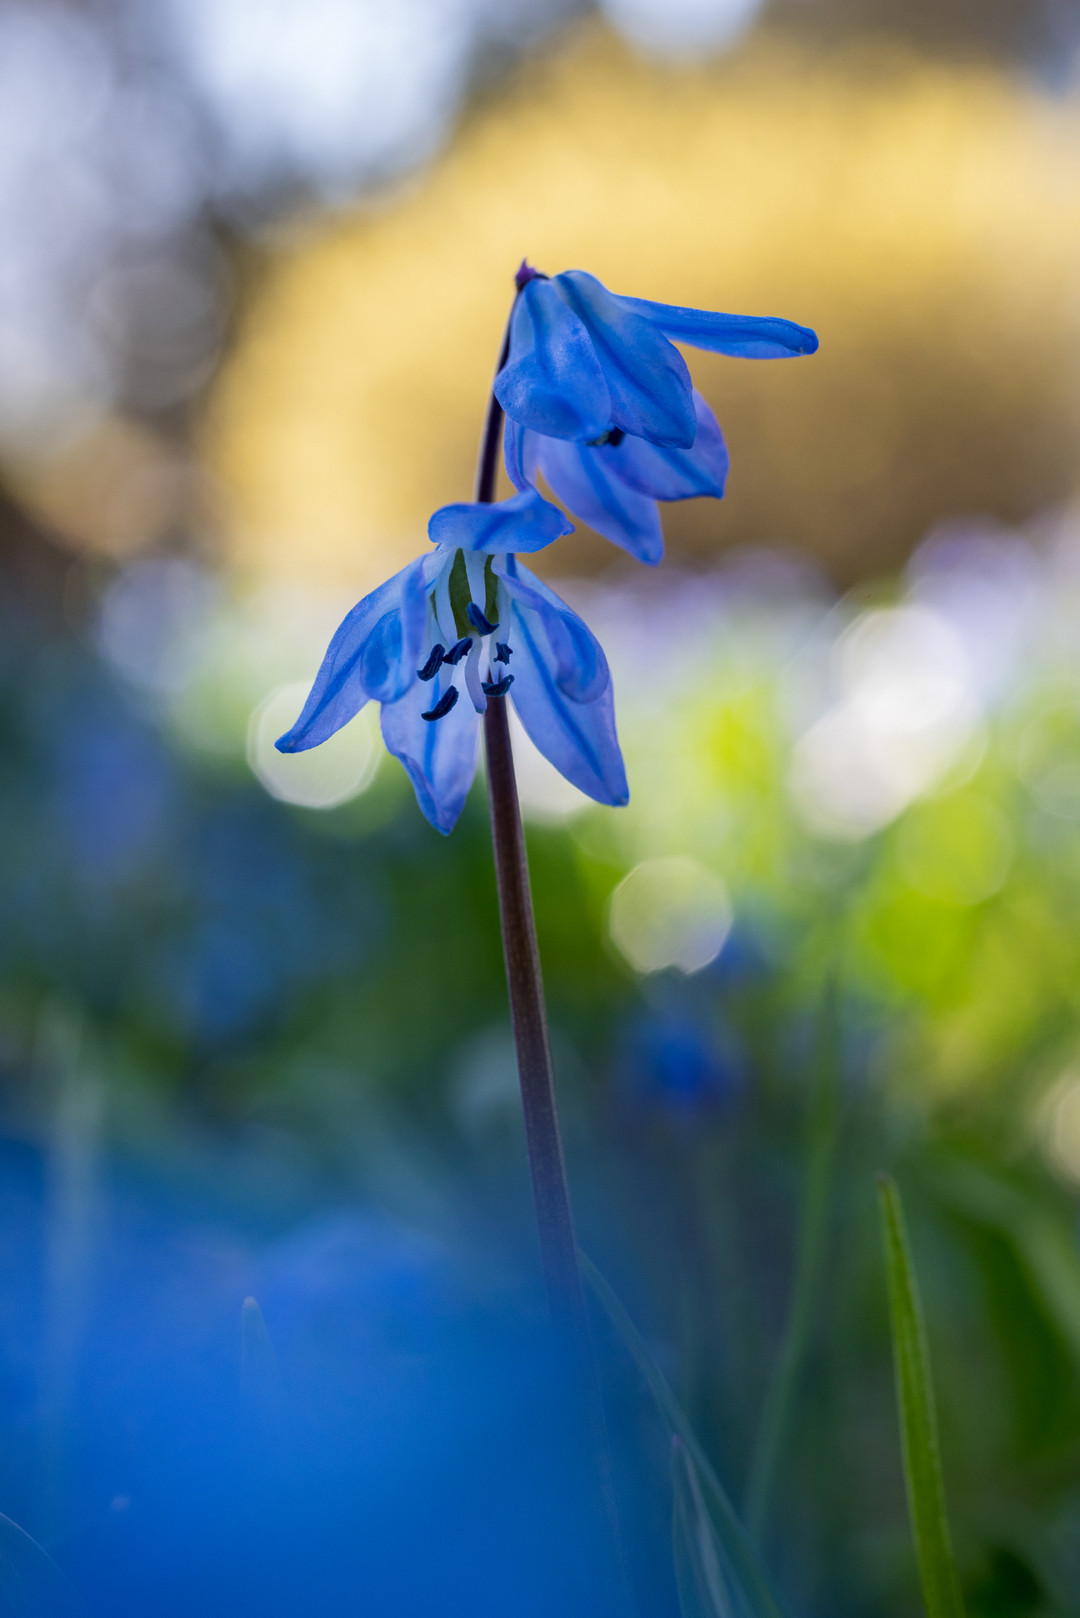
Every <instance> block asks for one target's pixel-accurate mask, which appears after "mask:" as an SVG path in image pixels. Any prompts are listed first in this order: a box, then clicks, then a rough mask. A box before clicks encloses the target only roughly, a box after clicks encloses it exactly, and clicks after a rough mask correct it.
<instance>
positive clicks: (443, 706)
mask: <svg viewBox="0 0 1080 1618" xmlns="http://www.w3.org/2000/svg"><path fill="white" fill-rule="evenodd" d="M457 699H458V688H457V686H456V685H452V686H449V687H448V688H447V690H445V691H444V692H443V694H442V696H441V697H440V698H439V700H438V702H437V703H436V704H435V706H434V708H432V709H431V711H430V713H422V714H421V715H420V717H421V719H445V717H446V715H447V714H448V713H449V712H450V710H451V708H452V707H453V706H454V703H455V702H456V701H457Z"/></svg>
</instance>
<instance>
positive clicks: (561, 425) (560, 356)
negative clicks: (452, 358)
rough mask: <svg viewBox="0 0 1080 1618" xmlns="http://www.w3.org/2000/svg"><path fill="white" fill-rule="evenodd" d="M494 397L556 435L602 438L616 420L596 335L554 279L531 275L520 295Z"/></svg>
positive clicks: (512, 412) (539, 428) (521, 417)
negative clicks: (598, 353)
mask: <svg viewBox="0 0 1080 1618" xmlns="http://www.w3.org/2000/svg"><path fill="white" fill-rule="evenodd" d="M495 397H496V398H497V399H498V401H499V403H500V404H501V405H502V407H503V409H504V410H505V411H506V414H507V415H508V416H512V417H513V419H514V420H515V421H520V422H521V423H522V425H523V426H525V427H533V428H535V429H536V431H537V432H539V433H550V434H551V436H552V437H553V438H582V439H589V438H600V437H601V436H602V435H603V434H604V433H606V432H607V430H608V428H609V427H610V426H611V397H610V395H609V393H608V385H607V382H606V381H605V380H604V372H603V370H602V369H601V365H600V361H599V360H598V359H597V356H596V352H595V350H594V348H593V345H592V340H591V338H590V336H589V333H588V332H587V331H586V329H585V327H584V325H583V324H582V322H581V321H580V320H579V319H578V317H577V315H576V314H574V312H573V310H572V309H571V308H570V307H569V305H568V304H567V303H566V301H565V299H564V298H562V297H561V296H560V293H559V290H558V288H557V287H556V286H555V284H554V283H553V282H552V281H547V280H541V279H539V278H538V279H536V280H533V281H529V282H528V283H527V284H526V286H525V287H524V288H523V290H522V291H521V292H520V293H519V295H518V299H517V302H516V303H515V305H514V312H513V314H512V315H511V317H510V355H509V358H508V360H507V362H506V364H505V365H504V366H503V368H502V370H501V371H500V372H499V374H498V376H497V377H496V378H495Z"/></svg>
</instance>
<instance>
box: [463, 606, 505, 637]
mask: <svg viewBox="0 0 1080 1618" xmlns="http://www.w3.org/2000/svg"><path fill="white" fill-rule="evenodd" d="M465 616H466V617H467V618H468V620H469V622H470V624H472V626H473V628H474V629H475V630H476V632H477V634H479V635H494V633H495V631H496V630H497V629H498V627H499V626H498V624H493V623H491V622H490V620H489V619H487V618H485V617H484V615H483V613H482V612H481V611H480V608H479V607H478V606H477V605H476V602H475V601H470V602H469V605H468V606H467V607H466V608H465Z"/></svg>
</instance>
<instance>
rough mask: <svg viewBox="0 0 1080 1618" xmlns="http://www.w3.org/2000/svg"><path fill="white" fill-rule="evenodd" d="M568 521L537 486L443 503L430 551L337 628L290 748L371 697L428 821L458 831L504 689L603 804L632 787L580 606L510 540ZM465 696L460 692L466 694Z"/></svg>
mask: <svg viewBox="0 0 1080 1618" xmlns="http://www.w3.org/2000/svg"><path fill="white" fill-rule="evenodd" d="M569 532H571V527H570V524H569V523H567V521H566V520H565V518H564V517H563V515H562V513H561V512H560V511H558V510H557V509H556V508H555V507H554V506H552V505H550V504H549V503H548V502H547V501H545V500H542V499H541V498H540V496H539V495H538V494H537V493H536V492H535V491H533V490H525V491H524V492H522V493H520V494H517V495H515V496H514V497H513V498H512V499H510V500H503V501H499V502H497V503H495V504H491V505H486V504H471V503H461V504H458V505H451V506H444V507H442V508H441V510H439V511H437V512H436V513H435V515H434V516H433V517H432V519H431V522H430V523H429V525H428V533H429V536H430V538H431V539H432V541H433V542H434V544H435V550H434V551H433V552H430V553H429V554H427V555H426V556H421V557H417V559H416V560H415V561H414V562H410V563H409V565H408V567H406V568H403V569H402V571H401V572H400V573H397V574H395V575H394V577H393V578H392V579H389V580H388V581H387V582H386V583H385V584H383V585H380V587H379V588H378V589H377V590H374V591H373V592H372V593H371V594H370V595H368V596H365V598H364V599H363V601H361V602H360V603H359V605H358V606H356V607H354V608H353V610H352V612H350V613H349V615H348V616H347V617H346V619H345V620H344V622H343V623H342V624H341V626H340V628H339V629H338V631H337V633H336V634H335V636H334V638H333V640H332V641H331V643H330V646H329V648H328V650H327V653H326V656H325V657H324V659H323V662H322V666H321V668H320V669H319V672H318V674H317V675H316V678H315V683H314V685H313V686H312V689H311V693H310V695H309V697H308V700H307V702H306V703H305V705H304V709H303V712H302V713H301V715H300V717H299V719H298V720H297V722H296V724H295V725H294V726H293V728H292V729H291V730H290V731H289V732H288V733H287V734H286V735H284V736H282V737H281V738H280V740H279V741H278V743H277V746H278V748H279V749H280V750H281V751H282V752H283V753H296V752H302V751H304V750H305V749H307V748H309V747H317V746H318V745H319V743H320V742H324V741H326V740H327V738H328V737H329V736H332V735H333V734H334V732H335V731H337V730H340V728H341V727H342V725H344V724H347V723H348V721H349V720H350V719H352V718H353V716H354V715H355V714H357V713H358V712H359V711H360V709H361V708H362V707H363V706H364V704H365V703H367V702H369V701H375V702H379V703H381V704H382V714H381V724H382V733H383V739H384V741H385V742H386V745H387V747H388V748H389V750H390V752H391V753H393V754H394V755H395V757H397V758H399V759H400V760H401V762H402V764H403V765H404V766H405V769H406V771H407V772H408V775H409V779H410V780H411V781H412V784H413V787H414V788H415V791H416V796H417V800H418V802H419V804H420V807H421V809H422V810H423V812H424V814H425V815H426V816H427V818H428V820H430V821H431V824H432V825H433V826H435V827H437V829H438V830H439V831H441V832H449V831H450V830H451V829H452V828H453V826H454V824H455V822H456V821H457V818H458V815H459V814H460V813H461V809H462V805H463V804H464V802H465V798H466V796H467V794H468V791H469V788H470V786H471V785H472V781H473V776H474V775H475V773H476V759H477V747H478V742H479V728H478V720H479V717H480V715H482V714H483V713H484V711H485V710H486V708H487V703H488V700H489V699H498V698H500V697H503V696H507V695H509V696H510V698H511V700H512V701H513V703H514V706H515V708H516V709H517V712H518V714H519V716H520V718H521V722H522V724H523V725H524V727H525V729H526V731H527V732H528V734H529V736H530V737H531V738H532V740H533V742H534V743H535V744H536V746H537V747H538V748H539V750H540V752H541V753H543V754H544V756H545V757H546V758H547V759H549V760H550V761H551V763H552V764H554V766H555V768H556V769H557V770H559V771H560V772H561V774H562V775H564V776H565V777H566V779H567V780H568V781H570V782H572V783H573V785H574V786H576V787H578V788H579V790H580V791H582V792H584V793H586V794H587V795H588V796H589V797H591V798H595V799H596V800H597V802H598V803H607V804H623V803H626V801H627V799H628V797H629V791H628V788H627V784H626V772H625V770H624V768H623V762H622V755H621V753H620V751H619V743H618V739H617V737H616V733H615V713H614V706H613V701H612V691H611V676H610V674H609V672H608V665H607V659H606V658H605V656H604V653H603V650H602V649H601V647H600V644H599V642H598V641H597V640H596V639H595V637H594V636H593V635H592V634H591V632H590V631H589V629H588V628H587V627H586V625H585V624H584V623H583V622H582V621H581V619H580V618H579V617H578V616H577V614H576V613H575V612H573V611H571V609H570V608H569V607H568V606H567V605H566V603H565V602H564V601H561V600H560V599H559V597H558V596H557V595H555V593H554V592H553V591H552V590H550V589H548V587H547V585H545V584H544V583H542V581H541V580H540V579H538V578H536V577H535V575H534V574H532V573H531V572H529V570H528V569H527V568H525V567H524V566H522V564H521V563H520V562H519V561H518V560H517V558H516V556H514V555H513V554H511V553H512V552H522V551H524V552H528V551H534V550H540V549H541V548H542V547H543V546H545V545H547V544H549V543H550V542H551V541H552V540H553V539H557V538H559V537H560V536H561V535H562V534H566V533H569ZM462 698H464V699H465V700H461V699H462Z"/></svg>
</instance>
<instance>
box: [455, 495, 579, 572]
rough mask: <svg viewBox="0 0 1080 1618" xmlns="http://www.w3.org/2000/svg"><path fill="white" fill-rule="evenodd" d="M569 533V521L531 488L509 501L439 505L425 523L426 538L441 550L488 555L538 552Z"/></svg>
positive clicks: (571, 530) (570, 526)
mask: <svg viewBox="0 0 1080 1618" xmlns="http://www.w3.org/2000/svg"><path fill="white" fill-rule="evenodd" d="M573 532H574V525H573V523H571V522H568V521H567V519H566V518H565V517H564V516H563V514H562V512H561V511H560V510H559V508H558V507H557V506H553V505H552V504H551V502H550V500H545V499H544V498H543V497H542V496H541V495H539V494H537V492H536V490H535V489H533V488H526V489H524V490H522V492H521V493H520V494H515V495H512V496H511V498H510V499H509V500H496V501H494V502H491V503H487V502H483V501H474V500H461V501H458V502H457V503H456V504H455V505H452V506H442V507H440V509H439V510H438V511H437V512H436V513H435V515H434V516H433V517H432V519H431V521H430V522H429V523H428V538H429V539H430V540H431V542H432V544H434V545H438V546H439V547H440V548H441V549H443V550H463V551H484V552H485V553H487V554H488V555H494V554H496V553H498V552H512V551H540V550H543V548H544V546H545V545H550V544H551V542H552V540H554V539H561V538H562V536H563V535H564V534H572V533H573Z"/></svg>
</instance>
